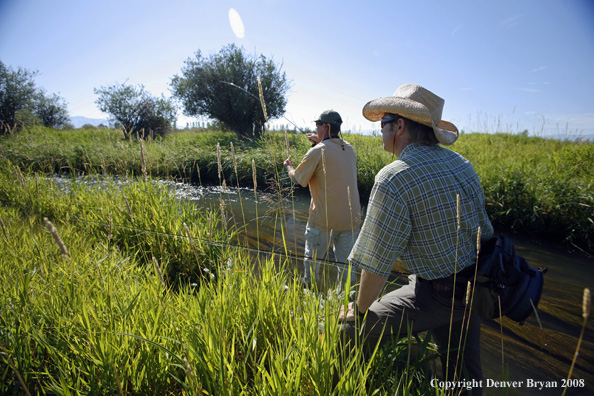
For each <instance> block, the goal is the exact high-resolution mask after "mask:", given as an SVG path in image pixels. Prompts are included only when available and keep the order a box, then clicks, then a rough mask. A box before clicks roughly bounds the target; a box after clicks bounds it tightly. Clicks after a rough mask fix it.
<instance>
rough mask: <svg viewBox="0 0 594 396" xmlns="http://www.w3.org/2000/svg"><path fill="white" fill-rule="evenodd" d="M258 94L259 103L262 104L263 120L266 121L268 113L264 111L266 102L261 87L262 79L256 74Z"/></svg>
mask: <svg viewBox="0 0 594 396" xmlns="http://www.w3.org/2000/svg"><path fill="white" fill-rule="evenodd" d="M258 94H259V96H260V105H262V112H263V113H264V122H266V121H268V114H267V113H266V102H265V101H264V90H263V89H262V81H260V76H258Z"/></svg>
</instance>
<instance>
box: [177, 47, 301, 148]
mask: <svg viewBox="0 0 594 396" xmlns="http://www.w3.org/2000/svg"><path fill="white" fill-rule="evenodd" d="M258 77H259V78H260V81H261V85H262V95H260V92H259V87H258ZM171 87H172V91H173V96H175V97H176V98H178V99H179V100H180V101H181V103H182V104H183V107H184V114H186V115H188V116H202V115H206V116H208V117H210V118H213V119H216V120H218V121H220V122H222V123H223V124H224V125H226V126H227V127H228V128H229V129H230V130H232V131H234V132H235V133H236V134H237V136H238V137H240V138H241V137H244V138H258V137H259V136H260V135H261V134H262V132H263V131H264V125H265V123H266V121H267V120H268V119H272V118H278V117H281V116H282V115H283V114H284V113H285V107H286V104H287V100H286V98H285V94H286V92H287V91H288V89H289V88H290V84H289V82H288V80H287V78H286V75H285V73H284V72H282V71H281V66H280V65H276V64H275V63H274V61H272V60H269V59H267V58H266V57H265V56H263V55H260V56H256V55H252V56H250V55H248V54H246V53H245V51H244V49H243V48H238V47H237V46H236V45H235V44H230V45H228V46H226V47H223V49H221V51H220V52H219V53H217V54H212V55H210V56H208V57H205V56H203V55H202V53H201V52H200V50H198V51H197V52H196V54H195V57H194V58H188V59H187V60H186V61H185V66H184V67H182V70H181V76H178V75H176V76H174V77H173V78H172V80H171ZM261 96H262V97H263V102H264V104H265V105H264V106H265V109H266V110H265V111H266V115H265V112H264V106H263V105H262V103H261Z"/></svg>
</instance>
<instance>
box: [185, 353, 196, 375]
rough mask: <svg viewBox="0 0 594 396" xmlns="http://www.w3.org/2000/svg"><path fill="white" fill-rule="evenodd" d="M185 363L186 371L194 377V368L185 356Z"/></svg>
mask: <svg viewBox="0 0 594 396" xmlns="http://www.w3.org/2000/svg"><path fill="white" fill-rule="evenodd" d="M184 365H185V366H186V371H187V372H188V375H189V376H190V377H194V376H195V375H194V372H193V371H192V368H191V367H190V363H188V359H186V358H184Z"/></svg>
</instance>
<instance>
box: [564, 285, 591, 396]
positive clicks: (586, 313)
mask: <svg viewBox="0 0 594 396" xmlns="http://www.w3.org/2000/svg"><path fill="white" fill-rule="evenodd" d="M590 305H591V297H590V289H588V288H585V289H584V297H583V301H582V317H583V318H584V321H583V323H582V330H581V331H580V337H579V338H578V343H577V346H576V347H575V353H574V354H573V360H572V361H571V366H570V367H569V373H568V374H567V382H569V380H570V379H571V375H572V373H573V368H574V366H575V362H576V360H577V357H578V354H579V352H580V347H581V345H582V340H583V339H584V331H585V330H586V322H587V321H588V318H589V317H590V309H591V308H590ZM568 388H570V386H569V384H568V385H567V386H566V387H565V388H564V389H563V393H562V394H561V396H565V392H567V389H568Z"/></svg>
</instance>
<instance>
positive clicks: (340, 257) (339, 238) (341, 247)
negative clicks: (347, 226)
mask: <svg viewBox="0 0 594 396" xmlns="http://www.w3.org/2000/svg"><path fill="white" fill-rule="evenodd" d="M332 234H333V243H334V257H335V258H336V262H337V264H336V267H337V269H338V276H337V284H338V285H341V287H343V288H344V287H345V285H346V282H347V277H348V273H349V271H348V269H349V264H348V263H347V258H348V257H349V253H351V249H352V248H353V245H354V244H355V241H356V240H357V236H358V234H359V231H358V230H349V231H333V232H332ZM350 273H351V287H352V286H353V285H354V284H355V283H356V278H357V276H356V274H355V267H354V266H351V267H350Z"/></svg>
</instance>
